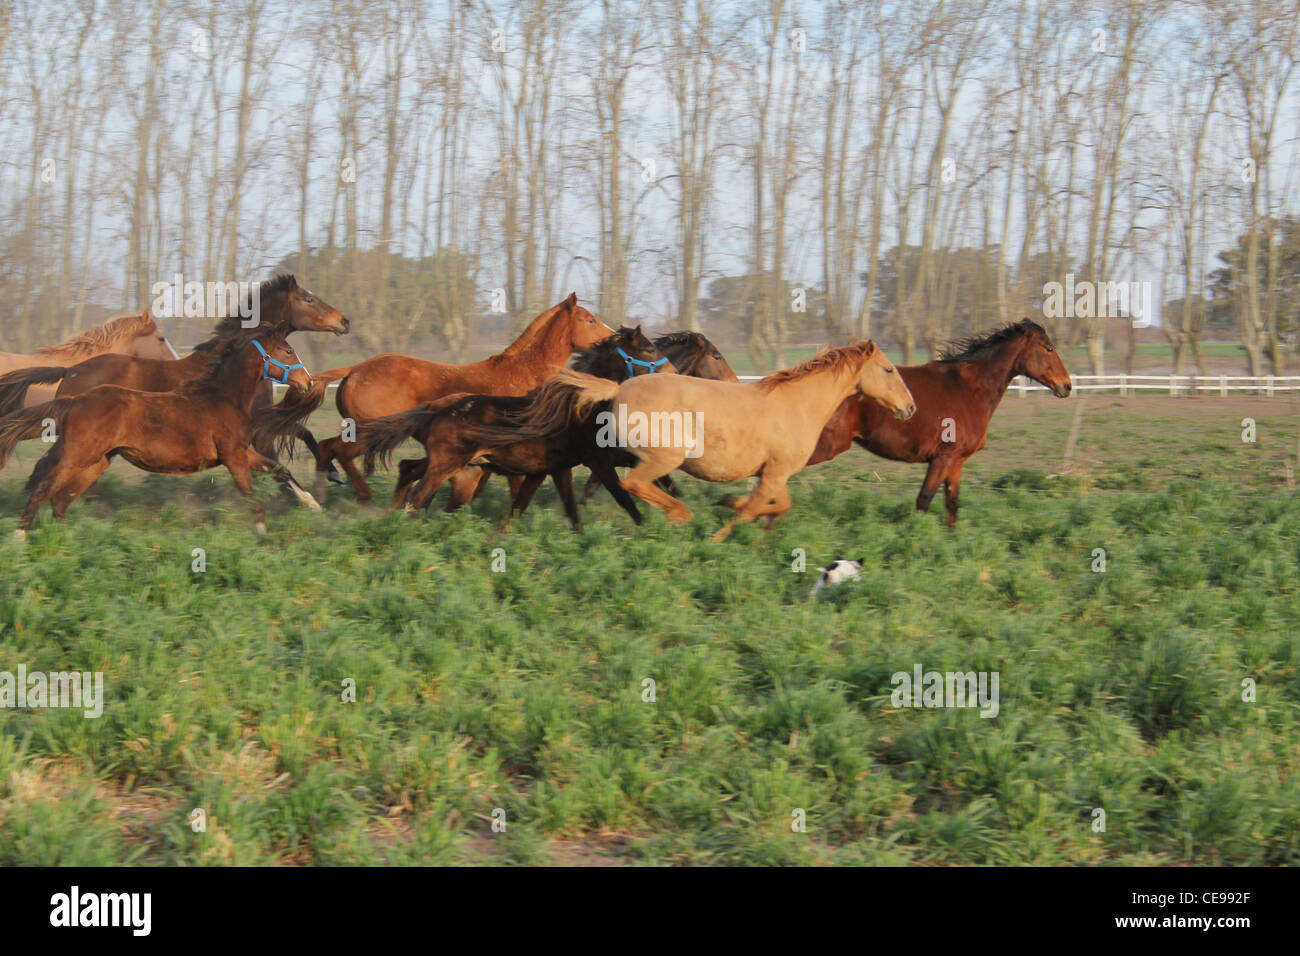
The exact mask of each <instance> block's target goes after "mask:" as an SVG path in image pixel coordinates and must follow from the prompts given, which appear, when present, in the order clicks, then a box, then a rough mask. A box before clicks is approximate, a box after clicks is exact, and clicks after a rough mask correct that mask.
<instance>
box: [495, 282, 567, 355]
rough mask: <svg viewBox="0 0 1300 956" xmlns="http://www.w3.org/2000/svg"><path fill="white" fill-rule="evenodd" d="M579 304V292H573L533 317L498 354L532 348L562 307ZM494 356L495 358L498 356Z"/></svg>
mask: <svg viewBox="0 0 1300 956" xmlns="http://www.w3.org/2000/svg"><path fill="white" fill-rule="evenodd" d="M577 306H578V297H577V294H576V293H571V294H570V295H569V297H568V298H566V299H565V300H564V301H563V302H561V303H559V304H558V305H553V306H551V307H550V308H549V309H547V310H546V311H545V312H543V313H542V314H541V315H539V316H538V317H537V318H535V319H533V321H531V322H529V323H528V326H527V327H526V328H525V329H524V330H523V331H522V332H520V333H519V337H518V338H517V339H515V340H514V341H513V342H511V343H510V344H509V345H507V346H506V347H505V348H504V349H503V350H502V351H501V352H500V353H498V354H499V355H518V354H519V353H520V352H523V351H526V350H528V349H531V348H532V347H533V346H534V345H535V344H536V342H537V340H538V339H540V338H541V337H542V335H543V334H544V333H545V331H546V330H547V329H549V328H550V323H551V320H552V319H553V318H555V316H557V315H558V314H559V313H560V311H561V310H562V309H568V308H577ZM493 357H494V358H495V357H496V356H493Z"/></svg>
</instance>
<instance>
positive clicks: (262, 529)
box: [254, 521, 266, 538]
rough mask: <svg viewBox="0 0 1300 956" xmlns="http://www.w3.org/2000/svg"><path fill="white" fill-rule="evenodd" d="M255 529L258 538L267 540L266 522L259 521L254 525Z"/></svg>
mask: <svg viewBox="0 0 1300 956" xmlns="http://www.w3.org/2000/svg"><path fill="white" fill-rule="evenodd" d="M254 527H255V528H256V529H257V536H258V537H259V538H265V537H266V522H265V521H259V522H258V523H257V524H256V525H254Z"/></svg>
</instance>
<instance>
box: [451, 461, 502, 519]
mask: <svg viewBox="0 0 1300 956" xmlns="http://www.w3.org/2000/svg"><path fill="white" fill-rule="evenodd" d="M490 476H491V473H490V472H488V471H487V470H485V469H483V468H479V467H477V466H476V467H472V468H465V467H462V468H461V469H460V470H459V471H457V472H456V474H454V475H452V476H451V497H450V498H448V499H447V507H446V508H445V509H444V510H445V511H455V510H456V509H457V508H459V507H460V506H461V505H463V504H465V503H466V502H469V501H473V500H474V499H475V498H477V497H478V496H479V494H480V493H481V492H482V491H483V486H484V485H486V484H487V480H488V478H489V477H490Z"/></svg>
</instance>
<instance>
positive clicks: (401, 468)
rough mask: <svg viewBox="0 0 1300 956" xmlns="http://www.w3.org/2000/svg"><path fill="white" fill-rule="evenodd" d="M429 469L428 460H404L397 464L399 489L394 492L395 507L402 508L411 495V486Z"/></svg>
mask: <svg viewBox="0 0 1300 956" xmlns="http://www.w3.org/2000/svg"><path fill="white" fill-rule="evenodd" d="M428 468H429V459H427V458H404V459H402V460H401V461H399V462H398V463H397V488H396V489H395V490H394V491H393V507H394V508H400V507H401V506H402V504H403V503H404V502H405V501H406V496H407V495H408V494H410V491H411V485H413V484H415V483H416V482H417V481H419V480H420V479H421V478H423V477H424V473H425V471H427V470H428Z"/></svg>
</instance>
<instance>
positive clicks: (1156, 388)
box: [1011, 373, 1300, 398]
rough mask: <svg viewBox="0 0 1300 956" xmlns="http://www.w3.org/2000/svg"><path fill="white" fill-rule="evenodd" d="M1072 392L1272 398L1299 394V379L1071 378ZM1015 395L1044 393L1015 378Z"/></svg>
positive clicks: (1295, 377)
mask: <svg viewBox="0 0 1300 956" xmlns="http://www.w3.org/2000/svg"><path fill="white" fill-rule="evenodd" d="M1070 381H1071V382H1072V383H1073V384H1074V391H1076V392H1118V393H1119V394H1120V395H1139V394H1152V393H1155V394H1160V395H1222V396H1225V397H1226V396H1227V395H1228V394H1229V393H1230V392H1249V393H1252V394H1254V395H1266V396H1268V397H1270V398H1271V397H1272V396H1274V395H1276V394H1278V393H1279V392H1300V375H1126V374H1123V373H1121V374H1119V375H1072V376H1070ZM1011 390H1013V391H1015V392H1016V394H1018V395H1025V394H1027V393H1029V392H1031V391H1035V390H1037V391H1046V389H1045V388H1043V386H1041V385H1039V384H1038V383H1037V382H1033V381H1030V380H1029V379H1027V378H1024V377H1023V376H1022V377H1019V378H1017V379H1016V380H1015V381H1014V382H1012V383H1011Z"/></svg>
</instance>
